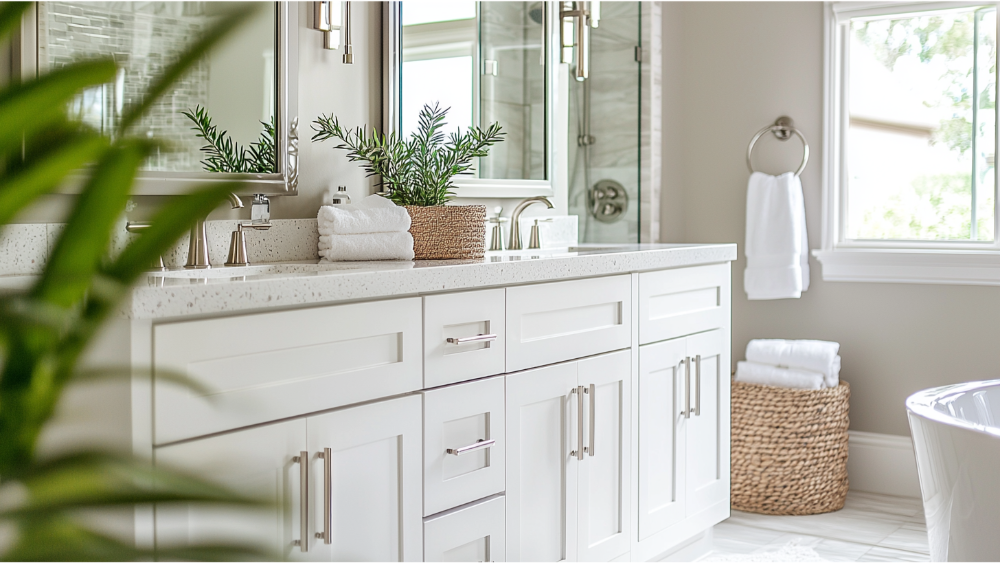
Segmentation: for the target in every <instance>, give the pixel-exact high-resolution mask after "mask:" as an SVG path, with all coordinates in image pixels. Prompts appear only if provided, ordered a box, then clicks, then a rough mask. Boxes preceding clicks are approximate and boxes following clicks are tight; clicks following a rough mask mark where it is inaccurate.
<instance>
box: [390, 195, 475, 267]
mask: <svg viewBox="0 0 1000 563" xmlns="http://www.w3.org/2000/svg"><path fill="white" fill-rule="evenodd" d="M405 208H406V211H407V213H409V214H410V219H411V224H410V234H411V235H413V255H414V256H413V258H414V259H415V260H448V259H470V258H482V257H483V256H484V255H485V253H486V206H485V205H436V206H433V207H417V206H413V205H407V206H405Z"/></svg>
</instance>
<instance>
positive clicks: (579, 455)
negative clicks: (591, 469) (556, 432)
mask: <svg viewBox="0 0 1000 563" xmlns="http://www.w3.org/2000/svg"><path fill="white" fill-rule="evenodd" d="M570 392H571V393H575V394H576V449H575V450H573V451H571V452H569V455H571V456H576V459H577V460H578V461H583V386H579V387H574V388H573V390H572V391H570Z"/></svg>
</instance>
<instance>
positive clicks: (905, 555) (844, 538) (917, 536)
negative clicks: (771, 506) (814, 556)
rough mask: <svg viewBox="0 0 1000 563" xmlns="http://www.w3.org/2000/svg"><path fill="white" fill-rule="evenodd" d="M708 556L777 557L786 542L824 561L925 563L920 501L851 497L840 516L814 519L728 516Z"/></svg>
mask: <svg viewBox="0 0 1000 563" xmlns="http://www.w3.org/2000/svg"><path fill="white" fill-rule="evenodd" d="M714 533H715V537H714V540H713V546H712V547H713V549H712V551H711V552H709V553H708V554H707V555H705V556H704V557H702V558H701V559H705V558H711V557H712V556H713V555H727V554H752V553H765V552H770V551H777V550H778V549H780V548H781V547H782V546H784V545H786V544H787V543H789V542H792V541H794V542H796V543H797V544H798V545H802V546H808V547H811V548H813V549H814V550H815V551H816V553H818V554H819V556H820V557H822V558H823V559H825V560H827V561H930V551H929V549H928V547H927V527H926V526H925V524H924V511H923V505H922V504H921V502H920V499H914V498H906V497H893V496H888V495H877V494H873V493H862V492H853V491H852V492H850V493H848V495H847V502H846V504H845V505H844V508H843V509H842V510H838V511H837V512H831V513H829V514H816V515H813V516H765V515H762V514H751V513H748V512H738V511H735V510H734V511H733V515H732V517H730V518H729V519H728V520H726V521H725V522H722V523H721V524H719V525H717V526H716V527H715V532H714Z"/></svg>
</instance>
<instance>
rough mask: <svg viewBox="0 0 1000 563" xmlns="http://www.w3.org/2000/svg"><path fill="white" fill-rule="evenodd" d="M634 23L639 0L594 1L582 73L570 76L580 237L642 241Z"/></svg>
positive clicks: (573, 193) (573, 190)
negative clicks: (595, 18)
mask: <svg viewBox="0 0 1000 563" xmlns="http://www.w3.org/2000/svg"><path fill="white" fill-rule="evenodd" d="M641 28H642V26H641V19H640V3H639V2H601V5H600V23H599V26H598V27H596V28H593V29H591V30H590V69H589V77H588V78H587V79H586V80H583V81H579V82H578V81H575V80H571V81H570V92H569V111H570V113H569V135H570V138H569V147H570V151H569V212H570V214H572V215H577V216H578V217H579V218H580V219H579V221H580V223H579V228H580V231H579V233H580V242H583V243H637V242H648V241H644V240H640V223H639V217H640V208H639V207H640V206H639V201H640V193H641V186H640V181H639V179H640V165H641V162H640V126H641V122H640V109H641V108H640V94H641V90H640V76H641V75H640V72H641V65H642V63H641V62H640V61H639V59H640V57H639V56H638V54H637V53H638V52H640V48H641V45H642V37H641ZM571 75H572V73H571Z"/></svg>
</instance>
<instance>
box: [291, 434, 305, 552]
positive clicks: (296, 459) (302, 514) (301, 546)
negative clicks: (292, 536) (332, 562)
mask: <svg viewBox="0 0 1000 563" xmlns="http://www.w3.org/2000/svg"><path fill="white" fill-rule="evenodd" d="M292 461H293V462H295V463H297V464H299V525H300V526H301V528H302V529H301V530H300V531H299V539H297V540H295V541H293V542H292V545H297V546H299V550H300V551H302V553H305V552H307V551H309V452H307V451H301V452H299V455H297V456H295V457H293V458H292Z"/></svg>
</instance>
